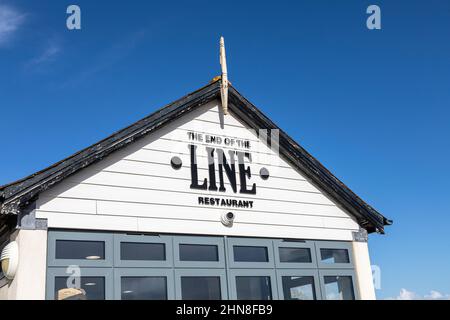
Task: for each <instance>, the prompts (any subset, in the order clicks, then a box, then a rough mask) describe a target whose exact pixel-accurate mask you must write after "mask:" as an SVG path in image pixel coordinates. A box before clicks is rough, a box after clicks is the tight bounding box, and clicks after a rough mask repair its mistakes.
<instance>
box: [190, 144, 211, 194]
mask: <svg viewBox="0 0 450 320" xmlns="http://www.w3.org/2000/svg"><path fill="white" fill-rule="evenodd" d="M189 147H190V151H191V189H198V190H206V189H207V183H208V181H207V179H206V178H205V179H204V180H203V183H202V184H201V185H200V184H199V183H198V169H197V154H196V149H197V146H195V145H193V144H190V145H189Z"/></svg>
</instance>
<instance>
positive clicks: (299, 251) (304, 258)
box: [279, 248, 312, 263]
mask: <svg viewBox="0 0 450 320" xmlns="http://www.w3.org/2000/svg"><path fill="white" fill-rule="evenodd" d="M279 252H280V262H296V263H311V262H312V259H311V250H309V248H280V250H279Z"/></svg>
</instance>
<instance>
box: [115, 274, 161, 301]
mask: <svg viewBox="0 0 450 320" xmlns="http://www.w3.org/2000/svg"><path fill="white" fill-rule="evenodd" d="M120 282H121V290H122V292H121V296H122V300H167V280H166V277H122V278H121V280H120Z"/></svg>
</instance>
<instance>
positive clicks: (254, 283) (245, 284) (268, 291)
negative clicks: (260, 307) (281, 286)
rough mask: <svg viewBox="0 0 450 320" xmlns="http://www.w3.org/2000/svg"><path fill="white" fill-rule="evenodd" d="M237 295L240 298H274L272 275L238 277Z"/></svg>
mask: <svg viewBox="0 0 450 320" xmlns="http://www.w3.org/2000/svg"><path fill="white" fill-rule="evenodd" d="M236 296H237V299H239V300H272V286H271V282H270V277H268V276H238V277H236Z"/></svg>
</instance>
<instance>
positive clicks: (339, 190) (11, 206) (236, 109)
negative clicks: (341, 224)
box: [0, 80, 392, 233]
mask: <svg viewBox="0 0 450 320" xmlns="http://www.w3.org/2000/svg"><path fill="white" fill-rule="evenodd" d="M216 98H220V80H218V81H215V82H212V83H210V84H208V85H206V86H204V87H203V88H201V89H199V90H197V91H194V92H192V93H190V94H188V95H186V96H184V97H183V98H181V99H179V100H176V101H175V102H173V103H171V104H169V105H167V106H165V107H163V108H161V109H159V110H157V111H156V112H154V113H152V114H150V115H149V116H147V117H145V118H143V119H141V120H139V121H137V122H135V123H133V124H132V125H130V126H128V127H126V128H124V129H122V130H120V131H117V132H116V133H114V134H112V135H110V136H109V137H107V138H105V139H103V140H101V141H99V142H97V143H95V144H93V145H92V146H90V147H87V148H85V149H83V150H81V151H79V152H77V153H75V154H73V155H72V156H70V157H68V158H66V159H64V160H61V161H59V162H57V163H55V164H53V165H52V166H50V167H48V168H46V169H44V170H41V171H39V172H36V173H34V174H32V175H30V176H28V177H25V178H23V179H21V180H18V181H15V182H12V183H10V184H7V185H4V186H1V187H0V214H18V213H20V212H21V210H22V209H23V208H26V207H27V206H28V205H29V204H31V203H33V202H34V201H35V200H36V199H37V197H38V196H39V194H40V193H41V192H43V191H45V190H47V189H49V188H51V187H52V186H54V185H55V184H57V183H59V182H61V181H62V180H64V179H65V178H66V177H68V176H70V175H72V174H74V173H76V172H78V171H79V170H82V169H84V168H86V167H88V166H89V165H91V164H93V163H96V162H98V161H101V160H102V159H104V158H105V157H106V156H108V155H109V154H111V153H113V152H114V151H117V150H119V149H122V148H123V147H126V146H127V145H129V144H131V143H133V142H135V141H137V140H139V139H140V138H142V137H144V136H146V135H147V134H149V133H152V132H154V131H156V130H158V129H160V128H162V127H164V126H165V125H167V124H168V123H170V122H172V121H173V120H175V119H178V118H180V117H182V116H183V115H185V114H187V113H189V112H190V111H192V110H194V109H196V108H197V107H199V106H201V105H203V104H205V103H207V102H209V101H211V100H213V99H216ZM229 110H230V112H231V113H233V114H235V115H236V116H237V117H238V118H239V119H240V120H241V121H243V122H244V123H245V124H246V125H247V126H248V127H249V128H252V129H254V130H256V131H257V130H259V129H261V128H263V129H268V130H271V129H278V130H279V151H280V154H282V155H283V156H284V157H285V159H286V160H287V161H288V162H289V163H290V164H291V165H292V166H293V167H294V168H296V169H298V170H299V171H300V172H302V173H303V174H304V175H306V176H307V177H308V178H309V179H310V180H311V181H312V182H313V183H314V184H315V185H316V186H317V187H318V188H319V189H321V190H322V191H323V192H325V193H326V194H327V195H328V196H330V197H331V198H332V199H334V200H335V201H336V202H337V203H339V204H340V205H341V206H342V207H343V208H344V209H345V210H346V211H347V212H348V213H349V214H350V215H352V216H354V217H355V218H356V220H357V221H358V223H359V224H360V225H361V226H362V227H363V228H365V229H366V230H367V231H368V232H380V233H384V226H385V225H390V224H391V223H392V221H390V220H388V219H387V218H386V217H384V216H383V215H381V214H380V213H379V212H378V211H377V210H375V209H374V208H372V207H371V206H370V205H368V204H367V203H366V202H364V201H363V200H362V199H361V198H359V197H358V196H357V195H356V194H355V193H354V192H353V191H351V190H350V189H349V188H348V187H347V186H346V185H345V184H344V183H343V182H341V181H340V180H339V179H338V178H336V177H335V176H334V175H333V174H332V173H331V172H330V171H328V170H327V169H326V168H325V167H324V166H323V165H322V164H321V163H320V162H319V161H318V160H317V159H316V158H314V157H313V156H312V155H310V154H309V153H308V152H307V151H306V150H305V149H303V148H302V147H301V146H300V145H299V144H297V143H296V142H295V141H294V140H293V139H292V138H291V137H289V136H288V135H287V134H286V133H285V132H284V131H282V130H281V129H280V128H279V127H278V126H276V125H275V124H274V123H273V122H272V121H271V120H270V119H269V118H267V117H266V116H265V115H264V114H263V113H262V112H261V111H260V110H259V109H258V108H256V107H255V106H254V105H253V104H251V103H250V102H249V101H248V100H247V99H245V98H244V97H243V96H242V95H241V94H240V93H239V92H238V91H237V90H236V89H235V88H234V87H233V86H230V88H229Z"/></svg>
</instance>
